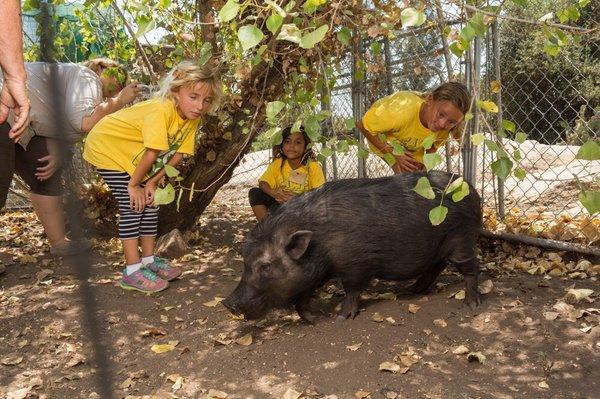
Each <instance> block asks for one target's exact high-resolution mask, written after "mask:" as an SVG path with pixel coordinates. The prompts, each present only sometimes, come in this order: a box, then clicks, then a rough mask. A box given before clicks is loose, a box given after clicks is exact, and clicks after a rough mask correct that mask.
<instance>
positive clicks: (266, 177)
mask: <svg viewBox="0 0 600 399" xmlns="http://www.w3.org/2000/svg"><path fill="white" fill-rule="evenodd" d="M280 174H281V158H277V159H275V160H274V161H273V162H271V163H270V164H269V166H268V167H267V170H265V173H263V175H262V176H261V177H260V179H258V181H259V182H261V181H264V182H266V183H268V184H269V186H270V187H271V188H272V189H273V190H276V189H277V188H278V184H277V180H278V179H277V177H278V176H279V175H280Z"/></svg>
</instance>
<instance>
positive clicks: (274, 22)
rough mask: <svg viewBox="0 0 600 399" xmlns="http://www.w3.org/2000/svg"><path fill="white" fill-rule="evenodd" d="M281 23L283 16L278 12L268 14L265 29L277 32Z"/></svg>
mask: <svg viewBox="0 0 600 399" xmlns="http://www.w3.org/2000/svg"><path fill="white" fill-rule="evenodd" d="M282 23H283V17H282V16H281V15H279V14H275V13H273V14H271V15H270V16H269V18H267V29H268V30H269V32H271V33H272V34H275V32H277V29H279V27H280V26H281V24H282Z"/></svg>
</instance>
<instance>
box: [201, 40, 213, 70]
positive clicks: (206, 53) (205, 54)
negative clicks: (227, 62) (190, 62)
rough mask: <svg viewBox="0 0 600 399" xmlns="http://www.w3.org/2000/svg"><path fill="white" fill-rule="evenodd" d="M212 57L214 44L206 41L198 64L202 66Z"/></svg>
mask: <svg viewBox="0 0 600 399" xmlns="http://www.w3.org/2000/svg"><path fill="white" fill-rule="evenodd" d="M210 57H212V44H211V43H209V42H205V43H203V44H202V47H201V48H200V55H199V56H198V65H200V66H202V65H204V64H206V62H207V61H208V60H210Z"/></svg>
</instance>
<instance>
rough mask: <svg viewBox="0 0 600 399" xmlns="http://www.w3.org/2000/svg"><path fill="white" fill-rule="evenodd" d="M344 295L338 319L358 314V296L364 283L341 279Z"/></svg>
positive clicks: (353, 316)
mask: <svg viewBox="0 0 600 399" xmlns="http://www.w3.org/2000/svg"><path fill="white" fill-rule="evenodd" d="M342 285H343V287H344V291H345V292H346V296H345V297H344V302H342V310H341V311H340V314H339V315H338V319H339V320H343V319H347V318H351V319H353V318H355V317H356V315H357V314H358V297H359V295H360V292H361V291H362V290H363V288H364V283H362V282H358V281H352V280H342Z"/></svg>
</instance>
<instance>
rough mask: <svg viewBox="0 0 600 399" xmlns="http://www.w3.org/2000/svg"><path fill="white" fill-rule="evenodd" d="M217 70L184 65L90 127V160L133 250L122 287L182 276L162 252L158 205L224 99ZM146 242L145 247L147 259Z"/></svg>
mask: <svg viewBox="0 0 600 399" xmlns="http://www.w3.org/2000/svg"><path fill="white" fill-rule="evenodd" d="M220 90H221V83H220V80H219V78H218V76H217V72H216V70H215V69H214V68H213V67H211V66H209V65H205V66H198V65H196V64H194V63H192V62H190V61H185V62H182V63H180V64H178V65H177V66H176V67H175V68H173V70H172V71H170V72H169V74H168V75H167V76H166V78H165V79H164V80H163V82H162V84H161V89H160V91H159V93H158V95H157V96H156V97H155V98H152V99H150V100H147V101H142V102H140V103H137V104H135V105H133V106H132V107H129V108H125V109H122V110H120V111H118V112H115V113H113V114H111V115H109V116H106V117H104V118H103V119H102V120H100V122H98V123H97V124H96V125H95V126H94V128H93V129H92V130H91V131H90V133H89V135H88V137H87V139H86V142H85V147H84V152H83V157H84V159H85V160H87V161H88V162H90V163H91V164H92V165H94V166H95V167H96V169H97V171H98V174H100V176H102V178H103V179H104V181H105V182H106V184H107V185H108V187H109V189H110V190H111V192H112V194H113V196H114V197H115V199H116V200H117V202H118V204H119V238H120V239H121V243H122V245H123V252H124V255H125V269H124V270H123V277H122V279H121V284H120V285H121V287H122V288H124V289H126V290H137V291H141V292H146V293H152V292H157V291H161V290H164V289H165V288H167V287H168V281H170V280H173V279H175V278H177V277H179V275H180V274H181V272H180V271H179V270H178V269H175V268H173V267H171V266H170V265H169V264H168V263H167V262H166V261H165V260H163V259H160V258H158V257H156V256H154V244H155V239H156V233H157V226H158V208H157V207H156V206H153V202H154V192H155V190H156V188H157V185H158V182H159V181H160V180H161V179H162V178H163V177H164V175H165V170H164V167H162V164H161V163H160V162H158V163H157V160H158V159H159V157H160V159H161V160H162V161H163V162H164V163H166V164H168V165H171V166H176V165H177V164H179V162H180V161H181V160H182V158H183V156H184V155H185V154H187V155H193V154H194V151H195V149H194V142H195V135H196V131H197V130H198V125H199V123H200V118H201V117H202V115H204V114H205V113H206V112H207V111H209V110H210V109H211V108H212V107H213V106H214V105H215V104H216V102H217V100H218V97H220V93H221V91H220ZM139 247H141V256H140V251H139Z"/></svg>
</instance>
